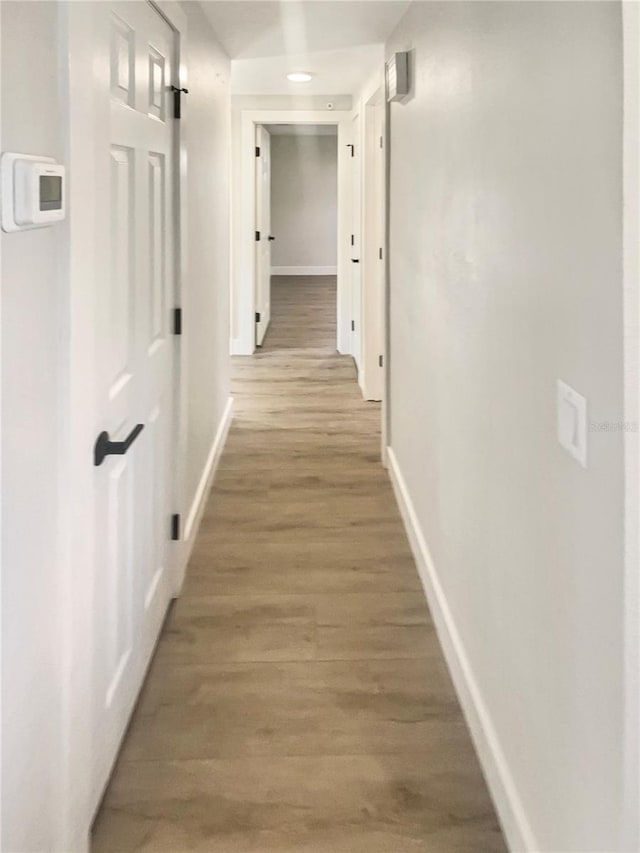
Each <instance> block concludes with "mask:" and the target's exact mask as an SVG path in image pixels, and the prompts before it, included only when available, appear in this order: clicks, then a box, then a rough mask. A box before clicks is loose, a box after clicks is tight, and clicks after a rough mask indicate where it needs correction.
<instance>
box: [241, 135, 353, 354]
mask: <svg viewBox="0 0 640 853" xmlns="http://www.w3.org/2000/svg"><path fill="white" fill-rule="evenodd" d="M338 242H339V241H338V127H337V125H336V124H319V125H312V124H270V125H258V126H257V127H256V274H255V287H256V296H255V302H256V318H255V319H256V340H255V343H256V346H259V347H260V346H262V345H263V344H264V343H265V336H266V337H267V339H268V344H269V346H270V348H273V347H280V348H282V347H286V348H296V349H298V348H303V349H308V348H318V347H322V348H326V347H328V348H329V349H331V350H332V351H334V352H335V351H336V349H337V325H336V317H337V272H338ZM274 321H275V322H274Z"/></svg>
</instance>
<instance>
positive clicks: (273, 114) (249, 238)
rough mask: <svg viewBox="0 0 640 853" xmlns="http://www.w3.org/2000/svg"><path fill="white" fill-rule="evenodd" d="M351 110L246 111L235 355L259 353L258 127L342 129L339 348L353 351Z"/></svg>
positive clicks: (235, 254)
mask: <svg viewBox="0 0 640 853" xmlns="http://www.w3.org/2000/svg"><path fill="white" fill-rule="evenodd" d="M350 116H351V111H346V110H340V111H337V110H336V112H330V111H327V110H242V112H241V127H240V197H239V202H238V203H239V221H238V225H237V226H236V229H237V230H235V232H234V235H233V269H234V275H233V279H232V294H231V297H232V305H233V309H232V316H233V318H234V324H235V327H234V328H233V329H232V340H231V352H232V354H233V355H251V354H252V353H253V352H254V351H255V330H254V325H255V323H254V320H255V274H256V273H255V270H256V265H255V254H256V243H255V239H254V237H255V235H254V231H255V225H254V223H255V207H256V191H255V190H256V187H255V150H254V149H255V127H256V125H260V124H267V125H269V124H331V125H337V127H338V297H337V342H336V345H337V349H338V352H340V353H343V354H349V353H350V335H351V332H350V328H349V320H350V316H351V314H350V306H351V288H350V269H349V263H350V255H349V234H350V231H349V216H350V200H349V199H350V194H351V186H350V178H349V159H348V154H347V146H348V145H349V144H350V142H351V139H350V136H351V132H350Z"/></svg>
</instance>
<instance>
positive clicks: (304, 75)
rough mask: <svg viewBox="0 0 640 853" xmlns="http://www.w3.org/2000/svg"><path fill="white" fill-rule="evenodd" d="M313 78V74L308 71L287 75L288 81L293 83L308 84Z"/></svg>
mask: <svg viewBox="0 0 640 853" xmlns="http://www.w3.org/2000/svg"><path fill="white" fill-rule="evenodd" d="M312 77H313V74H309V73H308V72H307V71H292V72H291V73H290V74H287V80H291V82H292V83H308V82H309V80H311V78H312Z"/></svg>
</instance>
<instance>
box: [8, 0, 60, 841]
mask: <svg viewBox="0 0 640 853" xmlns="http://www.w3.org/2000/svg"><path fill="white" fill-rule="evenodd" d="M0 16H1V19H2V47H1V56H2V116H1V124H2V140H1V145H2V151H16V152H24V153H29V154H45V155H49V156H53V157H56V158H58V159H61V158H62V157H63V150H64V148H63V146H64V139H63V128H62V126H61V122H60V118H59V116H60V112H61V110H62V108H63V106H62V103H61V99H60V92H59V89H58V78H57V66H58V54H57V38H56V31H57V25H58V7H57V5H56V4H54V3H47V2H43V3H39V2H35V3H12V2H3V3H2V4H0ZM26 45H28V46H29V50H25V46H26ZM36 56H37V61H34V57H36ZM26 104H28V105H29V107H28V109H27V108H26V107H25V105H26ZM0 239H1V240H2V289H1V298H2V326H1V331H0V335H1V338H2V401H3V422H2V448H1V452H2V613H1V619H2V803H1V806H2V839H1V842H0V846H1V848H2V850H6V851H32V850H42V851H45V850H53V849H54V845H55V843H56V839H57V838H58V830H59V818H60V802H59V800H58V793H59V790H60V784H59V779H60V775H61V761H62V748H63V744H62V737H61V731H62V726H61V714H62V688H61V675H60V671H61V648H60V643H59V642H57V640H58V641H59V639H60V614H61V606H62V601H61V598H62V573H61V567H60V563H59V549H60V543H61V530H60V525H59V521H60V515H59V501H58V489H59V486H60V482H61V478H62V476H63V472H62V471H61V469H60V452H59V451H60V447H61V444H62V442H63V421H64V413H63V410H62V406H63V401H64V397H63V385H64V377H63V366H64V363H65V345H64V342H65V340H66V337H67V334H68V330H67V328H66V298H67V295H66V292H65V286H64V282H63V281H62V280H61V276H60V274H59V265H60V264H61V262H62V257H63V254H64V249H65V240H66V231H65V227H64V225H61V226H56V227H53V228H48V229H44V230H39V231H25V232H19V233H14V234H4V233H3V234H2V235H1V238H0Z"/></svg>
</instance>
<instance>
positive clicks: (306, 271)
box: [271, 267, 338, 275]
mask: <svg viewBox="0 0 640 853" xmlns="http://www.w3.org/2000/svg"><path fill="white" fill-rule="evenodd" d="M337 274H338V267H271V275H337Z"/></svg>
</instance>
